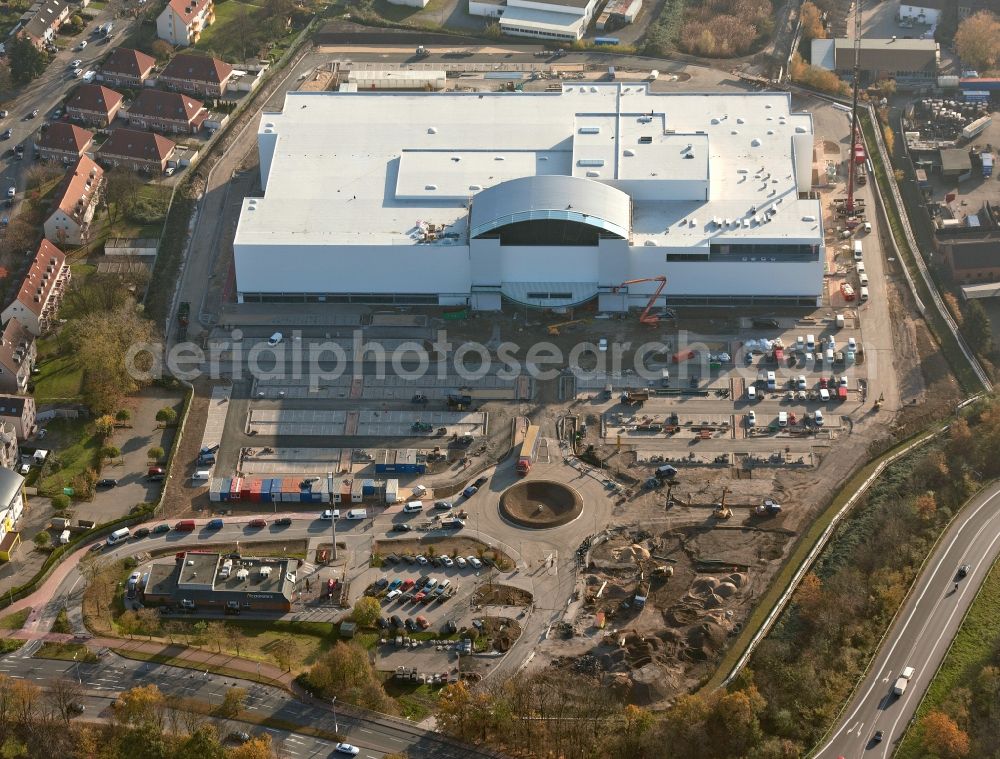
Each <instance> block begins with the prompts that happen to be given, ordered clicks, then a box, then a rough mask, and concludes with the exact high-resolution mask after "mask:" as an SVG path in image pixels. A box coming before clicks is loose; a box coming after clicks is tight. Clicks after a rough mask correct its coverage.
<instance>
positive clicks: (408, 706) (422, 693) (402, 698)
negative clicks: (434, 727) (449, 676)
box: [380, 672, 441, 722]
mask: <svg viewBox="0 0 1000 759" xmlns="http://www.w3.org/2000/svg"><path fill="white" fill-rule="evenodd" d="M380 674H381V675H383V676H384V677H385V678H386V679H385V681H384V682H383V683H382V685H383V687H384V688H385V692H386V693H387V694H389V696H391V697H392V698H394V699H396V701H397V702H398V703H399V708H400V709H401V710H402V712H403V716H404V717H406V718H407V719H412V720H414V721H416V722H419V721H420V720H422V719H424V718H426V717H429V716H430V715H431V713H432V712H433V711H434V707H435V706H436V705H437V697H438V693H440V692H441V688H440V687H434V686H431V685H427V684H426V683H412V682H403V681H402V680H397V679H396V678H395V677H393V676H392V675H391V674H390V673H388V672H383V673H380Z"/></svg>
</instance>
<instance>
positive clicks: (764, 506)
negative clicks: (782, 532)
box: [754, 498, 781, 517]
mask: <svg viewBox="0 0 1000 759" xmlns="http://www.w3.org/2000/svg"><path fill="white" fill-rule="evenodd" d="M754 513H755V514H756V515H757V516H759V517H775V516H777V515H778V514H780V513H781V504H780V503H777V502H775V501H774V500H773V499H771V498H765V499H764V502H763V503H761V504H759V505H758V506H756V507H755V508H754Z"/></svg>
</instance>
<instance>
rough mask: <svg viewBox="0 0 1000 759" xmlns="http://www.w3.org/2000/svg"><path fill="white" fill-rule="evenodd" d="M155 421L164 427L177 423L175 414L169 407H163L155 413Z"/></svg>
mask: <svg viewBox="0 0 1000 759" xmlns="http://www.w3.org/2000/svg"><path fill="white" fill-rule="evenodd" d="M156 421H158V422H160V423H161V424H164V425H168V426H169V425H171V424H174V423H175V422H176V421H177V412H176V411H174V410H173V409H172V408H170V406H164V407H163V408H161V409H160V410H159V411H157V412H156Z"/></svg>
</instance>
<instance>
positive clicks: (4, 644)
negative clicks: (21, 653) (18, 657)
mask: <svg viewBox="0 0 1000 759" xmlns="http://www.w3.org/2000/svg"><path fill="white" fill-rule="evenodd" d="M25 643H27V641H26V640H14V639H13V638H4V639H3V640H0V656H3V655H4V654H12V653H14V652H15V651H18V650H20V648H21V646H23V645H24V644H25Z"/></svg>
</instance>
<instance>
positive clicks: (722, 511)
mask: <svg viewBox="0 0 1000 759" xmlns="http://www.w3.org/2000/svg"><path fill="white" fill-rule="evenodd" d="M728 493H729V488H723V489H722V500H721V501H719V503H717V504H715V510H714V511H713V512H712V516H713V517H715V518H716V519H729V518H730V517H732V515H733V510H732V509H731V508H729V507H728V506H726V495H727V494H728Z"/></svg>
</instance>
